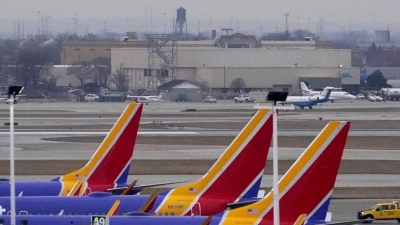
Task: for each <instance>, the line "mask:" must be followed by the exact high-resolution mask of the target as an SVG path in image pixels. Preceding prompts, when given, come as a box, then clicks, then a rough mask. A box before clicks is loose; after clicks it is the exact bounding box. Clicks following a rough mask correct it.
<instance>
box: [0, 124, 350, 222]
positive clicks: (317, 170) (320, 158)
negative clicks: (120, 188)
mask: <svg viewBox="0 0 400 225" xmlns="http://www.w3.org/2000/svg"><path fill="white" fill-rule="evenodd" d="M349 128H350V123H349V122H346V121H334V122H330V123H329V124H328V125H327V126H326V127H325V128H324V129H323V130H322V132H321V133H320V134H319V135H318V136H317V138H316V139H315V140H314V141H313V142H312V143H311V144H310V146H309V147H308V148H307V149H306V151H305V152H304V153H303V154H302V155H301V156H300V158H299V159H297V161H296V162H295V163H294V165H293V166H292V167H291V168H290V169H289V170H288V171H287V172H286V174H285V175H284V176H283V177H282V178H281V180H280V181H279V184H278V187H279V193H280V203H279V204H280V224H281V225H283V224H285V225H286V224H302V223H303V222H306V223H309V224H312V223H318V224H320V223H324V222H325V221H324V220H325V216H326V213H327V209H328V206H329V203H330V198H331V195H332V191H333V187H334V184H335V180H336V176H337V173H338V170H339V165H340V162H341V158H342V155H343V150H344V146H345V143H346V139H347V135H348V131H349ZM220 194H224V193H223V192H220ZM211 201H212V200H210V202H211ZM17 204H18V203H17ZM178 204H179V203H178ZM225 208H226V209H227V208H228V207H227V206H225ZM169 215H171V214H169ZM299 219H302V220H303V221H299ZM0 220H3V222H4V224H5V225H6V224H7V225H8V224H9V220H10V217H9V216H2V217H0ZM17 221H18V223H24V224H29V225H40V224H59V225H67V224H69V225H70V224H84V223H91V222H92V224H95V225H103V224H110V225H116V224H118V225H125V224H127V225H128V224H135V225H149V224H153V225H154V224H163V225H169V224H187V225H200V224H210V225H236V224H246V225H256V224H257V225H258V224H262V225H267V224H273V192H272V191H271V192H270V193H269V194H268V195H266V196H265V197H264V198H263V199H262V200H260V201H258V202H256V203H254V204H250V205H247V206H243V207H240V208H237V209H233V210H230V211H225V212H223V213H221V214H218V215H214V216H212V217H204V216H188V217H179V216H162V217H161V216H111V217H106V216H18V217H17ZM0 222H1V221H0Z"/></svg>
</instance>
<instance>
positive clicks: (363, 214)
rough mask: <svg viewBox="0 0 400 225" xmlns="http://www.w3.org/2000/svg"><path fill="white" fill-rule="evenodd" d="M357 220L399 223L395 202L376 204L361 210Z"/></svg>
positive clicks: (397, 208)
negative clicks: (395, 221)
mask: <svg viewBox="0 0 400 225" xmlns="http://www.w3.org/2000/svg"><path fill="white" fill-rule="evenodd" d="M357 219H359V220H365V219H367V220H368V223H370V222H372V220H397V221H398V222H400V209H399V205H398V204H397V202H396V201H393V202H392V203H378V204H376V205H374V206H372V207H371V208H370V209H367V210H362V211H359V212H358V213H357Z"/></svg>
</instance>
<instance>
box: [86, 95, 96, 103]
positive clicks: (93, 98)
mask: <svg viewBox="0 0 400 225" xmlns="http://www.w3.org/2000/svg"><path fill="white" fill-rule="evenodd" d="M84 99H85V102H98V101H99V96H98V95H96V94H87V95H86V96H85V97H84Z"/></svg>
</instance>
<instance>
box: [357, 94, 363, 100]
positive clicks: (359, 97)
mask: <svg viewBox="0 0 400 225" xmlns="http://www.w3.org/2000/svg"><path fill="white" fill-rule="evenodd" d="M356 98H357V99H365V96H364V95H363V94H358V95H357V96H356Z"/></svg>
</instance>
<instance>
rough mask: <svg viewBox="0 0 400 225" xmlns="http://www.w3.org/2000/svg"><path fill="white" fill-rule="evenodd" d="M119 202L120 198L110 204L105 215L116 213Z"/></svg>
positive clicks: (114, 214)
mask: <svg viewBox="0 0 400 225" xmlns="http://www.w3.org/2000/svg"><path fill="white" fill-rule="evenodd" d="M120 202H121V201H120V200H116V201H115V202H114V204H113V205H112V206H111V208H110V210H108V212H107V216H116V215H118V207H119V203H120Z"/></svg>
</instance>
